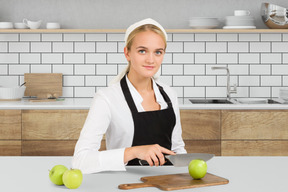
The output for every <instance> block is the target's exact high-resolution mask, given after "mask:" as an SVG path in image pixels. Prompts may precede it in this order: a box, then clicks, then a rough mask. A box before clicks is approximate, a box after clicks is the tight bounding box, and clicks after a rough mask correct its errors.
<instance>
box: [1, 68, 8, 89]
mask: <svg viewBox="0 0 288 192" xmlns="http://www.w3.org/2000/svg"><path fill="white" fill-rule="evenodd" d="M0 75H8V65H0ZM0 85H1V84H0Z"/></svg>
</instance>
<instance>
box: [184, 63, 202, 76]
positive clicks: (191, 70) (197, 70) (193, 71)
mask: <svg viewBox="0 0 288 192" xmlns="http://www.w3.org/2000/svg"><path fill="white" fill-rule="evenodd" d="M204 74H205V65H184V75H204Z"/></svg>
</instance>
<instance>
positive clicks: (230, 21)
mask: <svg viewBox="0 0 288 192" xmlns="http://www.w3.org/2000/svg"><path fill="white" fill-rule="evenodd" d="M225 25H226V26H254V19H253V17H252V16H227V17H226V20H225Z"/></svg>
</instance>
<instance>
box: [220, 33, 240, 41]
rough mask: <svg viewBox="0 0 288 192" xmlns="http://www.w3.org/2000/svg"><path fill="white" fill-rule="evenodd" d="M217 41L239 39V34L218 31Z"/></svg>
mask: <svg viewBox="0 0 288 192" xmlns="http://www.w3.org/2000/svg"><path fill="white" fill-rule="evenodd" d="M217 41H238V34H236V33H233V34H226V33H218V34H217Z"/></svg>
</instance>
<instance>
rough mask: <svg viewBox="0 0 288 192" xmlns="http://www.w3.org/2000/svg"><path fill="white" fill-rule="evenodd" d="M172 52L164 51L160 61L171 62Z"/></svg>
mask: <svg viewBox="0 0 288 192" xmlns="http://www.w3.org/2000/svg"><path fill="white" fill-rule="evenodd" d="M172 56H173V54H172V53H165V55H164V58H163V61H162V63H165V64H172Z"/></svg>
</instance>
